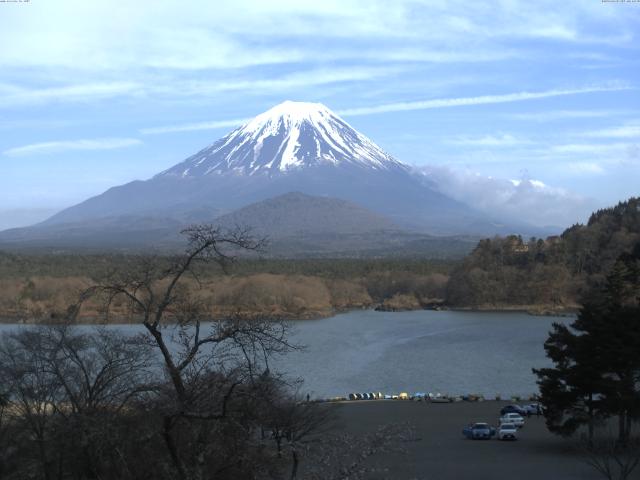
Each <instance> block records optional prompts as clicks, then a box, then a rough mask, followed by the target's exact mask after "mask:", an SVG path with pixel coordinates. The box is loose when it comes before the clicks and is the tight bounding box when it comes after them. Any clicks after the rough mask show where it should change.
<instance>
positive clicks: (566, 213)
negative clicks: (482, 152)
mask: <svg viewBox="0 0 640 480" xmlns="http://www.w3.org/2000/svg"><path fill="white" fill-rule="evenodd" d="M420 171H421V172H422V173H423V174H424V175H425V177H426V178H427V179H428V180H429V181H430V185H432V186H433V185H435V186H436V188H438V189H439V190H440V191H441V192H442V193H444V194H445V195H448V196H450V197H452V198H455V199H456V200H458V201H460V202H463V203H466V204H468V205H470V206H472V207H473V208H476V209H478V210H480V211H483V212H485V213H487V214H489V215H492V216H494V217H498V218H504V219H507V220H511V221H516V222H521V221H522V220H523V219H526V221H527V222H529V223H532V224H534V225H537V226H540V227H544V226H559V227H563V228H564V227H567V226H569V225H571V224H573V223H575V222H577V221H584V219H586V218H587V216H588V215H589V213H590V212H591V211H592V210H593V208H594V202H593V201H592V200H590V199H588V198H585V197H583V196H581V195H578V194H575V193H572V192H569V191H567V190H565V189H562V188H555V187H551V186H548V185H546V184H544V183H543V182H541V181H539V180H533V179H529V178H523V179H520V180H511V179H501V178H492V177H487V176H484V175H480V174H478V173H476V172H474V171H472V170H468V169H453V168H450V167H444V166H425V167H420Z"/></svg>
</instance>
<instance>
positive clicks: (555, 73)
mask: <svg viewBox="0 0 640 480" xmlns="http://www.w3.org/2000/svg"><path fill="white" fill-rule="evenodd" d="M639 36H640V3H638V2H632V1H608V0H579V1H572V0H567V1H563V2H558V1H546V0H540V1H535V2H533V1H530V0H529V1H516V0H501V1H490V2H489V1H487V2H482V1H474V2H469V1H458V0H446V1H439V0H433V1H405V0H397V1H394V2H389V1H376V0H366V1H347V0H339V1H332V0H323V1H322V2H300V1H277V0H272V1H269V2H264V1H259V0H256V1H243V0H235V1H233V2H223V1H220V2H218V1H216V2H211V1H199V0H192V1H189V2H181V1H162V0H154V1H150V0H149V1H144V0H139V1H136V2H112V1H106V0H96V1H91V2H87V1H86V0H82V1H72V0H55V1H45V0H30V1H29V0H21V1H18V0H11V1H10V0H6V1H0V41H1V42H2V45H3V47H2V48H1V49H0V229H3V228H9V227H15V226H21V225H26V224H31V223H34V222H36V221H40V220H42V219H44V218H46V217H47V216H49V215H51V214H53V213H54V212H55V211H58V210H60V209H62V208H65V207H67V206H70V205H73V204H75V203H78V202H80V201H82V200H84V199H86V198H88V197H90V196H93V195H96V194H99V193H101V192H103V191H105V190H106V189H108V188H109V187H112V186H115V185H119V184H123V183H126V182H129V181H132V180H134V179H147V178H150V177H152V176H153V175H154V174H156V173H158V172H160V171H162V170H164V169H166V168H168V167H170V166H172V165H174V164H176V163H178V162H180V161H182V160H184V159H185V158H186V157H188V156H189V155H191V154H193V153H195V152H196V151H198V150H200V149H201V148H203V147H205V146H206V145H209V144H211V143H213V142H214V141H215V140H217V139H218V138H220V137H222V136H224V135H225V134H227V133H228V132H229V131H230V130H232V129H233V128H235V127H236V126H237V125H239V124H240V123H241V122H242V121H243V120H244V119H248V118H251V117H253V116H255V115H257V114H259V113H261V112H263V111H265V110H267V109H269V108H270V107H272V106H274V105H276V104H278V103H280V102H282V101H284V100H298V101H308V102H321V103H323V104H325V105H326V106H327V107H329V108H330V109H332V110H333V111H335V112H336V113H338V114H339V115H341V116H342V117H343V118H344V119H345V120H346V121H347V122H348V123H349V124H351V125H352V126H353V127H354V128H356V129H358V130H359V131H360V132H362V133H363V134H365V135H367V136H368V137H369V138H371V139H372V140H373V141H375V142H376V143H377V144H378V145H380V146H381V147H382V148H383V149H385V150H386V151H388V152H389V153H390V154H392V155H393V156H394V157H396V158H397V159H398V160H401V161H403V162H405V163H408V164H410V165H413V166H415V167H416V169H418V170H420V171H422V172H423V173H425V174H426V175H430V176H432V178H434V179H435V180H437V182H438V183H439V185H441V189H442V191H443V192H445V193H447V194H449V195H451V196H453V197H455V198H457V199H459V200H462V201H466V202H468V203H471V204H473V205H474V206H476V207H478V208H480V209H485V210H488V211H498V212H501V213H504V214H505V215H510V216H512V217H514V216H515V217H521V218H525V217H526V218H528V219H529V220H530V221H531V222H532V223H535V224H538V225H562V226H567V225H570V224H572V223H575V222H577V221H585V220H586V218H587V215H588V213H589V212H590V211H592V210H593V209H594V208H600V207H604V206H608V205H612V204H615V203H617V202H618V201H620V200H623V199H625V198H627V197H629V196H633V195H639V194H640V91H639V88H640V82H639V79H640V55H639V53H640V42H639V41H638V37H639Z"/></svg>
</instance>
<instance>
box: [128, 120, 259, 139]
mask: <svg viewBox="0 0 640 480" xmlns="http://www.w3.org/2000/svg"><path fill="white" fill-rule="evenodd" d="M250 120H251V119H250V118H243V119H238V120H220V121H213V122H199V123H185V124H182V125H167V126H164V127H151V128H142V129H141V130H140V133H142V134H144V135H154V134H158V133H169V132H190V131H194V130H216V129H218V128H233V127H237V126H239V125H242V124H244V123H247V122H249V121H250Z"/></svg>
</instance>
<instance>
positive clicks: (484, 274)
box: [447, 198, 640, 311]
mask: <svg viewBox="0 0 640 480" xmlns="http://www.w3.org/2000/svg"><path fill="white" fill-rule="evenodd" d="M639 242H640V199H639V198H630V199H629V200H627V201H625V202H621V203H619V204H618V205H616V206H615V207H611V208H606V209H603V210H599V211H597V212H595V213H593V214H592V215H591V217H590V218H589V221H588V222H587V224H586V225H574V226H572V227H570V228H568V229H566V230H565V231H564V232H563V233H562V235H560V236H554V237H548V238H547V239H535V238H532V239H530V240H528V241H526V242H525V241H524V240H523V239H522V238H521V237H518V236H508V237H495V238H492V239H485V240H482V241H481V242H480V243H479V244H478V245H477V247H476V248H475V249H474V250H473V252H472V253H471V254H470V255H469V256H468V257H467V258H465V260H464V261H463V262H462V264H461V265H460V266H459V267H458V268H457V269H455V270H454V271H453V272H452V275H451V278H450V280H449V284H448V287H447V301H448V303H449V304H451V305H455V306H465V307H486V308H492V307H498V308H502V307H506V306H526V307H533V308H534V309H541V310H552V311H553V310H561V309H564V308H575V307H576V306H577V305H578V304H579V303H580V301H581V297H582V295H583V294H585V293H586V292H587V291H589V290H590V289H591V288H592V287H595V286H598V285H600V284H601V283H602V282H603V280H604V277H605V275H606V274H607V273H608V272H609V270H610V269H611V267H612V266H613V264H614V262H615V260H616V259H617V258H618V256H619V255H621V254H622V253H629V252H631V251H632V250H633V249H634V248H635V246H636V245H637V244H638V243H639Z"/></svg>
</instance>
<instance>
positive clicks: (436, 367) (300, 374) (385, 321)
mask: <svg viewBox="0 0 640 480" xmlns="http://www.w3.org/2000/svg"><path fill="white" fill-rule="evenodd" d="M570 321H571V318H560V317H536V316H531V315H527V314H526V313H514V312H457V311H432V310H420V311H411V312H375V311H372V310H361V311H353V312H349V313H344V314H340V315H336V316H334V317H330V318H324V319H320V320H304V321H299V322H294V327H293V333H292V341H293V342H294V343H297V344H302V345H305V346H306V348H305V349H304V351H297V352H292V353H290V354H288V355H286V356H285V357H282V358H278V359H276V360H275V361H273V363H272V369H274V370H278V371H282V372H286V373H288V374H289V376H291V377H295V378H303V379H304V385H303V388H302V392H303V393H305V394H306V393H307V392H310V393H311V396H312V397H322V398H325V397H331V396H338V395H346V394H348V393H350V392H374V391H375V392H378V391H380V392H383V393H399V392H409V393H413V392H434V393H436V392H441V393H443V394H444V393H449V394H456V395H457V394H467V393H479V394H483V395H485V396H487V397H494V396H495V395H496V394H501V395H502V396H504V397H506V396H510V395H530V394H532V393H534V392H536V391H537V387H536V384H535V376H534V375H533V373H532V372H531V368H532V367H543V366H548V365H550V362H549V361H548V359H547V358H546V357H545V352H544V349H543V343H544V341H545V339H546V338H547V333H548V332H549V330H550V328H551V324H552V323H553V322H562V323H567V322H570ZM8 328H13V327H12V326H11V325H0V332H1V331H2V330H3V329H8ZM114 328H119V329H124V330H127V331H131V332H134V331H140V330H141V327H140V326H139V325H125V326H123V325H118V326H117V327H114Z"/></svg>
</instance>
